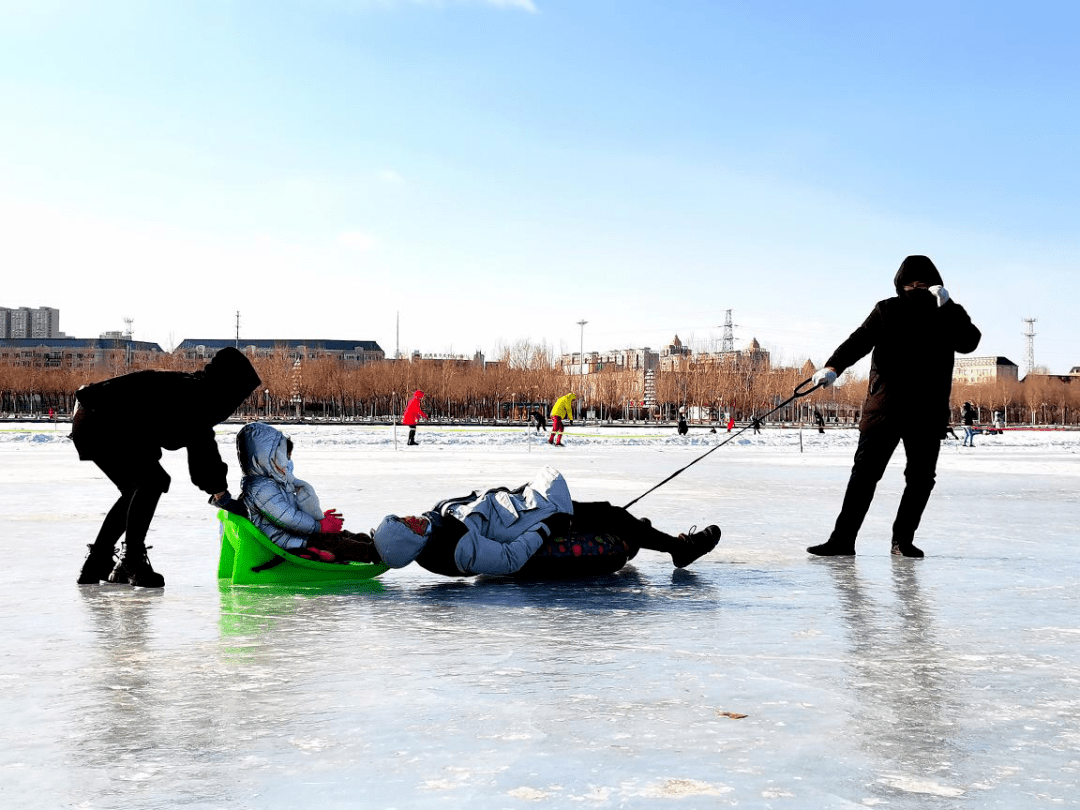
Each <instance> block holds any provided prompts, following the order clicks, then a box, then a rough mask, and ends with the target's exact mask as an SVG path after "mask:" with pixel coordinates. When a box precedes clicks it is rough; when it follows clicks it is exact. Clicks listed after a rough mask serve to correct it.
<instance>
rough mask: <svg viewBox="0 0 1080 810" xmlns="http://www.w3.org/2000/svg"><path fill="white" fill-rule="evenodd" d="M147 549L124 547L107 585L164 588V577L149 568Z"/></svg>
mask: <svg viewBox="0 0 1080 810" xmlns="http://www.w3.org/2000/svg"><path fill="white" fill-rule="evenodd" d="M148 548H149V547H147V548H142V549H134V548H128V547H126V546H125V548H124V551H123V553H122V554H121V556H120V562H118V563H117V564H116V567H115V568H114V569H113V571H112V573H111V574H109V583H110V584H113V585H125V584H126V585H131V586H133V587H135V588H164V587H165V577H163V576H162V575H161V574H159V573H158V572H157V571H155V570H154V569H153V568H151V567H150V558H149V557H148V556H147V554H146V552H147V550H148Z"/></svg>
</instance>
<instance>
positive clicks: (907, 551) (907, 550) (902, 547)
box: [892, 540, 926, 558]
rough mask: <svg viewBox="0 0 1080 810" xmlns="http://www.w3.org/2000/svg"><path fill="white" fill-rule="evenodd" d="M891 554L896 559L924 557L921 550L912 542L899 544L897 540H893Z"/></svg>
mask: <svg viewBox="0 0 1080 810" xmlns="http://www.w3.org/2000/svg"><path fill="white" fill-rule="evenodd" d="M892 553H893V554H894V555H895V556H897V557H915V558H919V557H925V556H926V555H925V554H923V552H922V549H921V548H919V547H918V546H916V545H915V544H914V543H912V542H910V541H909V542H907V543H901V542H899V541H898V540H893V544H892Z"/></svg>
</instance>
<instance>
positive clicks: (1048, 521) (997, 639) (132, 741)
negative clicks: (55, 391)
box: [0, 425, 1080, 810]
mask: <svg viewBox="0 0 1080 810" xmlns="http://www.w3.org/2000/svg"><path fill="white" fill-rule="evenodd" d="M236 429H237V427H236V426H225V427H223V428H222V429H221V433H220V440H221V442H222V454H223V457H224V458H226V460H228V461H229V462H230V468H231V470H232V472H233V479H234V480H235V482H236V484H235V485H234V491H236V490H237V489H238V484H239V481H238V474H237V468H236V465H235V454H234V452H233V450H232V437H233V436H234V435H235V432H236ZM285 430H286V431H287V432H289V433H291V434H292V435H293V436H294V438H295V439H296V444H297V450H296V453H295V454H294V460H295V463H296V471H297V475H299V476H300V477H302V478H305V479H307V480H308V481H310V482H312V483H313V484H314V485H315V486H316V488H317V489H318V491H319V493H320V496H321V497H322V500H323V504H324V506H325V507H331V506H333V507H336V508H338V509H340V510H341V511H342V512H343V513H344V515H345V521H346V527H347V528H353V529H356V530H364V529H366V528H368V527H369V526H371V525H374V524H375V523H376V522H377V521H378V520H379V519H380V518H381V517H382V516H383V515H384V514H386V513H387V512H397V513H399V514H408V513H414V512H419V511H422V510H424V509H428V508H430V507H431V506H432V505H433V504H434V503H435V501H437V500H438V499H440V498H442V497H445V496H450V495H459V494H465V493H468V492H469V491H471V490H472V489H474V488H482V487H486V486H490V485H497V484H509V485H517V484H519V483H522V482H523V481H524V480H526V479H527V478H528V477H529V476H530V475H531V474H532V473H533V471H534V470H535V469H536V468H537V467H539V466H541V465H542V464H545V463H553V464H555V465H556V466H557V467H559V469H561V470H562V471H563V472H564V473H565V474H566V477H567V479H568V481H569V483H570V488H571V492H572V493H573V494H574V495H575V497H577V498H579V499H582V500H600V499H603V500H610V501H612V502H613V503H617V504H625V503H627V502H629V501H630V500H632V499H633V498H636V497H637V496H638V495H640V494H641V493H642V492H644V491H645V490H647V489H648V488H649V487H651V486H652V485H653V484H655V483H657V482H659V481H660V480H662V479H663V478H664V477H666V476H667V475H669V474H670V473H671V472H674V471H675V470H676V469H678V468H680V467H682V466H683V465H685V464H687V463H688V462H690V461H691V460H693V459H694V458H696V457H697V456H699V455H700V454H701V453H703V452H704V451H705V450H707V449H708V448H709V447H710V446H713V445H714V444H715V443H716V442H717V441H718V440H722V439H724V438H726V436H725V435H724V434H708V433H707V432H706V431H704V430H701V429H698V430H693V431H692V433H691V436H690V437H688V438H687V439H680V438H677V437H675V436H674V435H673V431H671V430H638V431H627V430H623V431H621V432H620V431H619V429H611V430H606V431H601V430H598V429H595V428H588V427H582V428H570V431H569V433H568V442H569V445H570V446H568V447H567V448H565V449H554V448H549V447H547V446H546V445H540V444H538V443H537V442H538V441H540V439H539V438H538V437H537V436H536V435H535V434H532V433H529V432H527V431H525V430H522V429H513V430H510V429H503V430H498V429H490V428H489V429H486V430H485V429H479V428H477V429H472V430H470V429H463V428H462V429H450V428H443V429H440V428H438V427H435V426H431V425H422V426H421V427H420V430H419V433H418V438H419V439H420V440H421V441H422V444H421V445H420V446H419V447H410V448H406V447H404V445H403V444H402V443H401V442H402V440H403V438H404V435H403V434H401V433H399V434H398V436H397V439H398V443H397V444H395V443H394V434H393V432H392V430H391V429H389V428H349V427H335V426H318V427H315V426H304V427H291V428H285ZM65 433H66V427H65V426H63V425H61V426H59V427H58V428H56V429H53V427H52V426H44V427H43V428H41V429H35V430H27V429H25V427H23V428H20V427H19V426H15V425H5V426H4V428H3V430H2V431H0V487H2V491H3V498H2V502H0V503H2V505H0V514H2V518H3V525H4V528H5V535H6V537H5V549H6V559H7V560H8V566H9V569H8V570H9V583H10V584H11V585H13V586H15V587H9V588H8V589H7V590H6V591H4V592H3V595H0V626H2V628H3V636H2V637H3V640H4V648H3V652H2V655H0V662H2V663H0V715H2V717H3V722H2V723H0V806H2V807H3V808H5V810H15V808H123V809H124V810H141V809H143V808H146V809H147V810H149V809H150V808H154V809H155V810H157V809H158V808H258V809H259V810H277V809H278V808H282V809H283V810H284V809H285V808H289V810H292V809H293V808H357V807H362V808H378V809H380V810H386V809H388V808H402V809H404V808H440V807H445V808H462V807H467V808H470V810H487V809H488V808H491V809H495V808H500V809H501V808H537V809H540V808H568V807H569V808H585V810H592V809H595V810H601V809H602V808H667V807H670V808H677V809H678V810H689V809H690V808H718V807H745V808H852V807H883V808H903V809H907V808H952V807H977V808H1007V809H1008V810H1015V809H1016V808H1055V807H1080V596H1078V590H1080V588H1078V583H1080V560H1078V551H1077V546H1078V543H1077V541H1078V539H1080V486H1078V485H1080V433H1062V432H1035V431H1022V430H1021V431H1015V432H1010V433H1007V434H1006V435H1004V436H995V437H979V438H978V439H977V442H978V444H977V447H976V448H974V449H973V450H968V449H966V448H965V449H962V450H961V449H960V448H959V447H958V446H957V444H956V443H955V442H950V443H949V444H948V445H946V447H945V448H944V450H943V453H942V458H941V463H940V465H939V476H938V487H937V490H936V491H935V494H934V497H933V498H932V500H931V503H930V507H929V509H928V510H927V514H926V517H925V520H924V524H923V529H922V530H921V531H920V533H919V535H918V537H917V538H916V542H917V543H918V544H919V545H920V546H921V547H923V548H924V549H925V550H926V552H927V558H926V559H924V560H907V559H899V558H893V557H891V556H890V555H889V553H888V551H889V534H888V531H889V526H890V524H891V520H892V516H893V512H894V510H895V508H896V504H897V502H898V499H899V492H900V488H901V485H902V478H901V469H902V458H903V453H902V451H901V452H900V453H898V457H897V460H896V461H895V462H894V465H893V466H892V467H891V468H890V470H889V473H888V474H887V476H886V478H885V480H884V481H883V482H882V484H881V486H880V487H879V492H878V497H877V499H876V501H875V503H874V507H873V509H872V510H871V513H870V515H869V517H868V519H867V523H866V526H865V528H864V530H863V534H862V536H861V538H860V543H859V556H857V557H855V558H848V559H840V560H836V559H818V558H813V557H810V556H809V555H807V554H806V553H805V550H804V549H805V547H806V546H807V545H810V544H812V543H816V542H820V541H822V540H823V539H825V537H826V536H827V534H828V532H829V529H830V528H831V525H832V521H833V519H834V518H835V515H836V512H837V510H838V509H839V506H840V499H841V496H842V491H843V487H844V484H845V482H846V480H847V472H848V469H849V468H850V464H851V456H852V453H853V450H854V446H855V441H856V434H855V432H854V431H851V430H831V431H829V432H828V433H827V434H826V435H824V436H819V435H818V434H817V433H816V432H806V433H801V434H800V432H799V431H797V430H790V429H789V430H783V431H782V430H777V429H769V430H766V431H765V433H764V434H763V435H762V436H760V437H754V436H750V435H744V436H743V437H740V438H738V439H736V440H735V441H733V442H732V443H731V444H729V445H727V446H725V447H723V448H721V449H719V450H717V451H716V452H715V453H713V454H712V455H710V456H709V457H708V458H707V459H705V460H703V461H702V462H701V463H700V464H696V465H695V466H693V467H691V468H690V469H689V470H687V471H686V472H685V473H683V474H681V475H680V476H678V477H677V478H675V479H674V480H673V481H671V482H670V483H668V484H666V485H665V486H663V487H661V488H660V489H658V490H657V491H656V492H654V493H652V494H650V495H648V496H647V497H646V498H644V499H643V500H642V501H640V502H639V503H638V504H637V505H636V506H635V507H634V508H633V511H634V512H635V513H636V514H638V515H641V516H648V517H649V518H651V519H652V521H653V522H654V524H656V525H657V526H658V527H660V528H662V529H665V530H667V531H670V532H673V533H675V532H679V531H685V530H686V529H688V528H689V527H690V526H691V525H692V524H697V525H698V526H704V525H705V524H707V523H717V524H718V525H720V526H721V528H722V529H723V533H724V534H723V538H722V540H721V542H720V545H719V547H718V548H717V549H716V550H715V551H713V552H712V553H711V554H709V555H708V556H706V557H705V558H703V559H701V560H699V561H698V562H696V563H695V564H694V565H693V566H691V567H690V568H689V569H686V570H684V571H675V570H673V569H672V567H671V565H670V562H669V561H668V560H667V559H666V558H665V557H662V556H661V555H658V554H656V553H655V552H649V551H642V552H641V553H640V554H639V555H638V557H637V558H636V559H635V560H634V561H633V562H632V563H631V564H630V566H628V567H627V568H625V569H624V570H623V571H622V572H620V573H619V574H617V575H614V576H611V577H607V578H601V579H594V580H585V581H580V582H573V583H562V584H554V583H539V584H538V583H525V582H516V581H513V580H505V579H480V580H465V579H462V580H454V579H446V578H440V577H436V576H434V575H430V574H427V573H426V572H424V571H422V570H420V569H418V568H416V567H415V566H413V567H410V568H408V569H404V570H402V571H391V572H388V573H386V574H384V575H383V576H382V577H381V578H380V579H379V580H378V581H377V582H375V583H373V584H369V585H366V586H365V585H351V586H339V587H324V588H322V589H302V588H293V589H288V590H286V589H273V588H258V587H236V588H234V587H221V586H219V584H218V582H217V579H216V564H217V553H218V544H219V541H218V533H217V522H216V520H215V517H214V512H213V510H212V509H211V508H210V507H209V506H208V505H207V504H206V503H205V495H202V494H201V493H200V492H198V491H197V490H196V489H195V488H194V487H193V486H191V484H190V483H188V481H187V479H186V467H185V461H184V456H183V455H182V454H177V453H169V454H166V462H165V463H166V467H167V469H168V470H169V471H170V473H171V474H172V476H173V487H172V491H171V492H170V493H168V494H167V495H166V496H165V497H164V499H163V500H162V504H161V507H160V509H159V511H158V516H157V519H156V520H155V523H154V526H153V528H152V530H151V534H150V541H149V542H150V543H151V545H152V546H153V550H152V551H151V552H150V556H151V559H152V561H153V563H154V566H155V568H156V569H157V570H158V571H160V572H161V573H162V574H164V576H165V579H166V588H165V589H164V590H162V591H150V590H133V589H130V588H110V587H105V586H83V587H80V586H77V585H76V584H75V578H76V575H77V573H78V570H79V567H80V565H81V562H82V557H83V554H84V551H85V544H86V543H88V542H90V541H91V540H92V539H93V536H94V534H95V533H96V530H97V527H98V524H99V523H100V521H101V519H102V517H103V514H104V511H105V510H106V509H107V508H108V506H109V505H110V504H111V503H112V501H113V500H114V497H115V492H114V490H113V489H112V486H111V485H110V484H109V482H108V481H107V480H106V479H105V478H104V477H103V476H102V475H101V474H100V473H99V472H98V471H97V469H96V467H94V466H93V465H92V464H89V463H81V462H79V461H78V460H77V459H76V456H75V452H74V449H73V448H72V447H71V445H70V443H69V442H68V441H67V440H66V439H65V438H64V434H65Z"/></svg>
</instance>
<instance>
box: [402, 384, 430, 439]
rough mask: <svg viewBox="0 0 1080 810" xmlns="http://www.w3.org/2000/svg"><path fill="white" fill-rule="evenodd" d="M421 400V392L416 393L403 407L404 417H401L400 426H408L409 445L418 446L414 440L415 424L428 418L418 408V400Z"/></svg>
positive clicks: (422, 394)
mask: <svg viewBox="0 0 1080 810" xmlns="http://www.w3.org/2000/svg"><path fill="white" fill-rule="evenodd" d="M423 398H424V392H423V391H417V392H416V393H415V394H413V398H412V399H410V400H409V404H408V405H406V406H405V415H404V416H402V417H401V424H403V425H408V426H409V442H408V443H409V444H420V442H418V441H417V440H416V423H417V421H418V420H420V419H427V418H428V415H427V414H426V413H424V411H423V410H422V409H421V408H420V400H422V399H423Z"/></svg>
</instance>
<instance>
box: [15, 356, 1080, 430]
mask: <svg viewBox="0 0 1080 810" xmlns="http://www.w3.org/2000/svg"><path fill="white" fill-rule="evenodd" d="M251 360H252V364H253V365H254V366H255V369H256V371H257V372H258V374H259V377H260V378H261V379H262V385H261V386H260V388H259V389H258V390H257V391H255V392H254V393H253V394H252V395H251V396H250V397H248V399H247V401H246V402H244V403H243V405H241V407H240V408H239V409H238V411H237V415H238V416H239V417H241V418H263V419H282V420H287V419H298V418H326V419H336V420H364V421H377V422H390V421H393V420H394V419H395V418H396V417H398V416H400V414H401V412H402V410H403V409H404V406H405V403H406V402H408V400H409V398H410V397H411V396H412V393H413V391H416V390H422V391H424V393H425V398H424V410H425V411H426V412H427V413H428V415H429V416H431V417H432V418H434V419H441V420H447V421H477V422H495V421H517V422H524V421H527V420H528V419H529V415H530V413H531V412H532V411H534V410H535V411H540V412H541V413H542V414H543V415H544V416H547V414H548V411H549V410H550V407H551V405H552V404H553V403H554V401H555V400H556V399H558V398H559V397H560V396H562V395H563V394H565V393H568V392H570V391H573V392H574V393H576V394H577V395H578V397H579V401H578V404H579V406H580V407H581V408H582V410H581V411H580V412H579V413H578V414H576V415H577V416H579V417H585V416H588V417H589V418H594V419H597V420H601V421H609V420H610V421H625V420H635V421H644V420H660V421H673V420H674V419H676V418H677V417H678V414H679V411H680V409H685V413H686V415H687V417H688V419H689V420H690V421H691V422H699V423H709V422H717V421H726V420H728V419H734V420H736V421H745V420H749V419H751V418H754V417H755V416H759V415H761V414H763V413H766V412H768V411H771V410H773V409H774V408H776V407H777V406H778V405H780V404H781V403H783V402H784V401H785V400H787V399H789V398H790V397H791V396H792V394H793V392H794V391H795V389H796V387H797V386H798V385H800V383H802V382H803V381H805V380H807V379H808V378H809V377H810V376H811V375H812V374H813V367H812V365H810V364H809V363H807V364H805V365H804V366H802V367H801V368H769V369H762V368H758V367H755V366H752V365H744V366H740V365H739V363H738V362H737V361H736V362H723V361H721V360H713V359H700V360H696V361H695V360H690V361H688V362H685V363H684V364H683V365H682V366H681V367H680V368H679V369H678V370H665V371H657V372H656V373H655V376H654V379H653V389H654V390H653V391H652V392H650V393H651V394H652V396H651V400H652V402H651V403H650V405H648V406H647V405H646V397H647V396H649V394H647V393H646V391H645V380H644V375H643V373H642V372H641V371H624V370H620V369H618V368H605V369H603V370H600V371H597V372H594V373H590V374H586V375H579V374H576V373H575V374H570V373H567V372H566V371H565V370H564V369H563V368H562V367H561V366H560V365H559V363H557V362H556V359H555V357H554V353H553V352H552V350H551V349H550V348H549V347H547V346H546V345H545V344H533V343H530V342H527V341H522V342H519V343H516V344H513V345H511V346H507V347H503V348H502V349H501V350H500V353H499V357H498V361H497V362H495V363H490V364H487V365H486V366H484V365H480V364H477V363H472V362H455V361H448V360H412V361H409V360H386V361H383V362H379V363H369V364H366V365H359V366H355V365H346V364H343V363H342V362H341V361H340V360H339V359H338V358H337V357H335V356H333V355H328V354H314V355H313V356H309V357H305V358H303V359H302V360H300V361H299V362H298V361H297V360H296V358H295V356H294V355H293V354H292V353H291V352H289V351H287V350H284V349H282V350H279V351H276V352H272V353H270V354H268V355H259V356H255V357H252V358H251ZM204 365H205V360H198V359H188V358H185V357H184V356H183V355H180V354H164V355H158V356H154V357H152V358H140V357H135V358H131V357H129V356H128V355H127V354H126V353H125V352H122V351H118V352H116V353H115V356H112V355H110V356H109V357H107V358H106V360H105V362H104V363H101V364H98V365H94V366H89V367H63V366H59V367H42V366H35V365H23V364H14V363H6V364H4V363H0V413H2V414H4V415H5V416H12V415H15V416H32V417H33V416H37V417H40V416H45V415H48V414H50V413H52V414H54V415H56V416H57V417H58V418H65V417H67V416H69V415H70V414H71V413H72V411H73V408H74V405H75V391H76V390H78V388H79V387H80V386H82V385H86V384H89V383H93V382H98V381H100V380H103V379H107V378H109V377H113V376H116V375H118V374H124V373H128V372H131V371H138V370H141V369H146V368H155V369H165V370H174V371H189V372H194V371H199V370H201V369H202V368H203V366H204ZM575 371H576V369H575ZM913 384H917V383H913ZM865 393H866V380H865V378H859V377H856V376H854V375H852V374H850V373H848V374H846V375H845V376H844V378H843V379H842V380H841V384H838V385H834V386H832V387H831V388H828V389H824V390H820V391H816V392H815V393H813V394H812V395H810V396H808V397H804V398H799V399H796V400H795V401H794V402H792V403H790V404H789V405H787V406H786V407H784V408H782V409H780V410H778V411H777V412H776V413H774V414H773V415H772V417H770V419H769V420H768V421H784V422H793V423H810V422H812V421H814V417H815V414H814V411H815V410H817V411H820V412H821V413H822V415H823V416H824V417H825V418H826V419H827V420H829V421H833V422H837V423H840V424H853V423H854V422H856V421H857V420H858V417H859V414H860V409H861V406H862V401H863V398H864V396H865ZM952 400H953V401H952V404H953V408H954V417H953V418H954V420H955V421H958V420H959V407H960V405H961V404H962V403H963V402H965V401H969V402H971V403H972V404H973V405H974V406H975V407H976V408H977V409H979V411H980V421H983V422H990V421H991V420H992V419H993V414H994V413H1000V414H1001V416H1002V418H1003V419H1004V420H1005V421H1007V422H1008V423H1010V424H1057V425H1075V424H1077V423H1078V421H1080V386H1072V385H1070V384H1068V383H1066V382H1063V381H1062V380H1060V379H1058V378H1055V377H1050V376H1029V377H1028V378H1027V380H1026V381H1025V382H1023V383H1019V382H1010V381H996V382H992V383H984V384H979V385H960V384H958V385H955V386H953V397H952ZM132 405H133V408H135V407H139V408H152V407H153V403H132Z"/></svg>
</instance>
